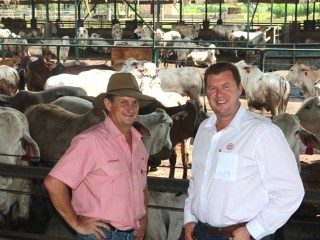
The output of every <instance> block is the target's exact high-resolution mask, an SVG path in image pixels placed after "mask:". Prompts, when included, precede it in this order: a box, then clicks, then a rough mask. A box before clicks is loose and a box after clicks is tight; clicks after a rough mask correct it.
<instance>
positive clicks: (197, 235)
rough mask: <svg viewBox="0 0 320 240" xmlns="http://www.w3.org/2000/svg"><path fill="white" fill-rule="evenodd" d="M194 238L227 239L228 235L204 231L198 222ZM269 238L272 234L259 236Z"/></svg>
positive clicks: (201, 239)
mask: <svg viewBox="0 0 320 240" xmlns="http://www.w3.org/2000/svg"><path fill="white" fill-rule="evenodd" d="M194 239H196V240H229V237H225V236H218V235H215V234H213V233H211V232H208V231H204V230H203V228H202V227H201V226H200V225H199V224H196V226H195V227H194ZM251 239H253V238H251ZM271 239H272V235H268V236H265V237H264V238H261V240H271Z"/></svg>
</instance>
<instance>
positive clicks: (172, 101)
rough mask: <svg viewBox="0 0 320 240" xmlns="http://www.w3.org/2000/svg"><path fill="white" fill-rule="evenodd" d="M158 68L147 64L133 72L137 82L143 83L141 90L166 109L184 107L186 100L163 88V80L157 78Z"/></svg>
mask: <svg viewBox="0 0 320 240" xmlns="http://www.w3.org/2000/svg"><path fill="white" fill-rule="evenodd" d="M158 70H159V69H158V68H157V67H156V65H155V64H154V63H151V62H146V63H144V64H143V68H141V69H138V70H133V71H131V73H133V74H134V75H135V76H136V79H137V81H139V82H141V84H140V89H141V91H142V93H143V94H146V95H149V96H153V97H154V98H156V99H157V100H158V101H159V102H160V103H162V104H163V105H164V106H165V107H174V106H179V105H183V104H185V103H186V100H185V99H184V98H183V97H182V96H181V95H180V94H179V93H176V92H166V91H163V89H162V88H161V80H160V79H159V77H157V74H158Z"/></svg>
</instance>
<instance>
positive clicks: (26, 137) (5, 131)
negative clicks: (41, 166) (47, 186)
mask: <svg viewBox="0 0 320 240" xmlns="http://www.w3.org/2000/svg"><path fill="white" fill-rule="evenodd" d="M0 136H1V138H0V142H1V143H0V163H5V164H13V165H21V166H28V165H33V164H38V162H39V160H40V151H39V147H38V145H37V143H36V142H35V141H34V140H33V139H32V138H31V136H30V133H29V124H28V121H27V119H26V117H25V116H24V115H23V114H22V113H21V112H19V111H17V110H15V109H12V108H7V107H0ZM0 185H1V191H0V213H1V214H0V223H1V224H2V223H4V221H5V219H10V217H9V216H7V215H8V213H9V211H10V209H11V206H12V205H14V204H16V203H17V204H18V208H15V210H14V211H13V212H12V214H11V215H12V217H13V219H12V221H13V222H14V223H15V224H17V221H18V219H20V220H26V219H28V218H29V201H30V195H29V194H20V193H17V192H20V191H23V192H27V193H30V192H31V180H29V179H24V178H21V177H19V178H17V177H12V176H0ZM16 211H18V212H16Z"/></svg>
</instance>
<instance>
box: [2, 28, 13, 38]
mask: <svg viewBox="0 0 320 240" xmlns="http://www.w3.org/2000/svg"><path fill="white" fill-rule="evenodd" d="M10 34H11V31H10V30H9V29H7V28H2V29H0V37H1V38H8V37H9V36H10Z"/></svg>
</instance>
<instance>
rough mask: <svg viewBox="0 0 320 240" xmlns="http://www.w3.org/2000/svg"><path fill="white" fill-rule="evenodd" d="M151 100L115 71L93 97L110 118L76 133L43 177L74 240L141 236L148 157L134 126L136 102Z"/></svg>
mask: <svg viewBox="0 0 320 240" xmlns="http://www.w3.org/2000/svg"><path fill="white" fill-rule="evenodd" d="M153 100H154V98H152V97H149V96H146V95H143V94H142V93H141V91H140V89H139V87H138V84H137V82H136V79H135V77H134V76H133V75H132V74H131V73H115V74H113V75H112V76H111V78H110V80H109V84H108V88H107V92H106V93H104V94H100V95H99V96H97V97H96V98H95V99H94V101H93V105H94V107H95V108H98V109H104V110H105V109H106V110H107V111H108V112H109V113H108V117H107V118H106V119H105V121H103V122H101V123H99V124H97V125H95V126H93V127H92V128H90V129H88V130H86V131H84V132H82V133H80V134H79V135H77V136H76V137H75V138H74V139H73V140H72V143H71V146H70V148H69V149H68V150H67V151H66V152H65V154H64V155H63V156H62V158H61V159H60V160H59V161H58V163H57V164H56V165H55V167H54V168H53V169H52V170H51V172H50V173H49V175H48V176H47V177H46V178H45V180H44V184H45V186H46V188H47V190H48V192H49V195H50V198H51V201H52V203H53V205H54V206H55V208H56V209H57V211H58V212H59V213H60V214H61V216H62V217H63V218H64V220H65V221H66V222H67V223H68V224H69V225H70V226H71V227H72V228H73V229H74V230H75V231H76V232H77V238H76V239H119V240H120V239H130V240H133V239H138V240H140V239H141V240H142V239H143V238H144V234H145V230H146V223H147V215H146V194H147V181H146V180H147V178H146V172H147V161H148V155H147V152H146V149H145V147H144V145H143V142H142V140H141V135H140V133H139V132H138V131H136V130H135V129H134V128H133V127H132V124H133V123H134V121H135V119H136V117H137V115H138V111H139V106H145V105H147V104H149V103H151V102H152V101H153ZM69 188H71V189H72V195H71V196H70V193H69Z"/></svg>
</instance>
